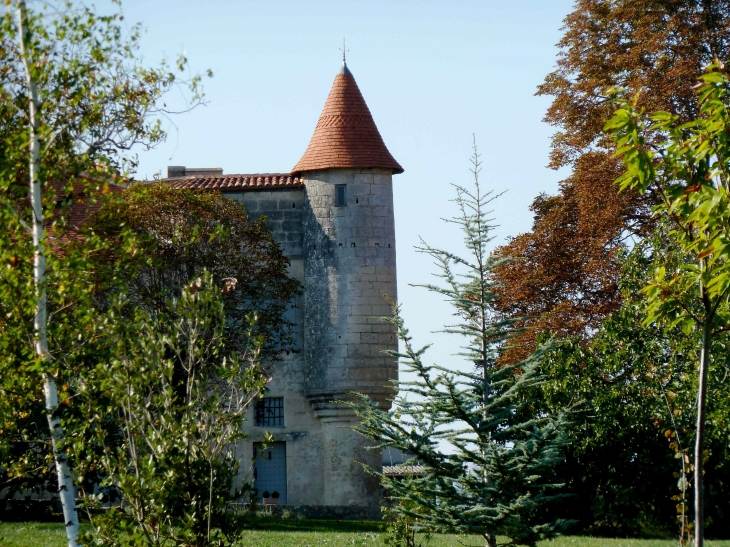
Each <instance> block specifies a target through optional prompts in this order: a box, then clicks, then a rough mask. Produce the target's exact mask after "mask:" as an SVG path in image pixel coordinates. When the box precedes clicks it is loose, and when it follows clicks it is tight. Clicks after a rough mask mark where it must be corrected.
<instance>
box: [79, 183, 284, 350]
mask: <svg viewBox="0 0 730 547" xmlns="http://www.w3.org/2000/svg"><path fill="white" fill-rule="evenodd" d="M81 230H82V232H83V233H84V234H85V235H90V234H92V233H93V234H95V235H96V236H98V237H100V238H102V239H103V240H104V241H106V242H107V243H108V245H107V246H106V247H105V250H104V251H103V252H101V253H99V254H98V257H97V261H98V264H99V275H100V276H101V277H108V273H107V272H110V273H113V276H114V279H117V280H119V282H120V283H122V284H123V285H124V286H123V287H119V286H117V287H116V288H115V287H114V286H112V287H111V288H110V289H109V291H107V292H105V293H104V294H103V295H102V298H103V299H108V298H109V297H110V294H111V293H114V292H119V291H121V292H124V293H126V294H128V296H129V298H130V299H131V300H132V302H133V303H134V304H135V305H136V306H138V307H140V308H141V309H144V310H146V311H147V312H148V313H150V314H151V315H152V316H153V317H156V316H157V315H159V314H163V313H166V311H167V309H168V307H169V306H168V301H169V300H170V299H171V298H174V297H178V296H180V294H181V292H182V290H183V288H184V287H185V286H186V285H187V283H188V282H189V280H190V279H193V278H195V277H196V276H200V275H202V272H203V271H204V270H205V271H207V272H210V273H211V274H212V275H213V279H214V280H215V282H216V284H217V285H218V286H219V287H220V288H221V289H225V288H226V284H227V283H235V290H234V291H232V292H230V294H228V296H227V297H226V299H225V312H226V317H227V326H226V332H227V334H226V345H227V347H228V349H229V350H231V351H239V350H245V348H242V347H240V345H241V344H242V343H243V342H244V340H245V338H244V337H242V335H241V332H242V331H244V330H246V329H248V328H249V324H248V319H247V318H248V316H249V315H250V314H252V313H255V314H256V316H257V322H256V325H255V326H254V327H253V333H252V335H253V336H262V337H263V339H264V341H265V345H264V347H263V348H262V350H261V355H262V357H263V358H269V359H271V358H276V357H277V356H278V355H279V354H280V353H281V352H283V351H288V350H291V349H292V348H293V344H294V338H293V336H294V333H293V326H294V325H293V323H292V321H290V320H287V319H286V313H287V310H288V309H289V307H290V306H291V305H292V304H293V302H292V299H293V298H294V296H295V295H296V293H297V292H298V290H299V283H298V282H297V281H296V280H294V279H292V278H290V277H289V276H288V267H289V260H288V259H287V258H286V257H285V256H284V255H283V254H282V252H281V248H280V247H279V244H278V243H277V242H276V241H275V240H274V238H273V236H272V234H271V231H270V230H269V229H268V226H267V224H266V219H265V218H259V219H257V220H252V219H251V218H249V216H248V214H247V213H246V210H245V209H244V207H243V205H241V204H240V203H238V202H236V201H234V200H231V199H228V198H225V197H223V196H222V195H221V194H220V193H218V192H210V191H196V190H189V189H176V188H173V187H172V186H170V185H168V184H164V183H158V184H136V185H133V186H131V187H130V188H127V189H126V190H124V191H122V192H119V193H114V194H111V195H110V196H109V199H108V200H106V202H105V203H104V204H103V205H102V207H101V208H100V209H99V210H98V211H97V212H95V213H94V214H92V215H91V217H90V218H89V219H88V221H87V222H86V223H85V224H84V225H83V226H82V228H81ZM127 231H131V232H133V233H134V235H135V237H134V238H133V241H135V244H136V245H135V247H134V248H128V247H125V245H124V242H125V240H126V235H125V234H126V233H127ZM107 267H108V268H107ZM120 268H122V269H126V270H127V271H128V274H127V275H120V274H119V270H120ZM107 281H108V280H107ZM106 284H107V285H108V283H106ZM117 289H118V290H117ZM100 305H101V307H104V302H103V301H102V302H100Z"/></svg>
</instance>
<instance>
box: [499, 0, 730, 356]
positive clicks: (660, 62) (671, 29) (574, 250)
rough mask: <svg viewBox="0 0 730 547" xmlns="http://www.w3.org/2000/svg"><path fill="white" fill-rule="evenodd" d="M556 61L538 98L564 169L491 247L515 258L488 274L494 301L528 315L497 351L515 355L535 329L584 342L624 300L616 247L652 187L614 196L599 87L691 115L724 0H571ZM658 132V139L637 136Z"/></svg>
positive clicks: (553, 159)
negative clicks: (509, 236)
mask: <svg viewBox="0 0 730 547" xmlns="http://www.w3.org/2000/svg"><path fill="white" fill-rule="evenodd" d="M563 30H564V35H563V37H562V39H561V40H560V42H559V43H558V47H559V48H560V52H559V54H558V59H557V69H556V70H555V71H554V72H552V73H550V74H548V75H547V76H546V78H545V81H544V83H543V84H542V85H541V86H539V87H538V90H537V94H538V95H543V96H550V97H553V102H552V104H551V106H550V108H549V109H548V111H547V114H546V116H545V121H546V122H547V123H549V124H550V125H553V126H555V127H556V128H557V131H556V133H555V134H554V136H553V140H552V151H551V155H550V164H549V165H550V167H552V168H556V169H557V168H560V167H570V168H572V174H571V175H570V176H569V177H568V178H567V179H566V180H564V181H563V182H561V184H560V188H559V192H558V194H557V195H555V196H544V195H541V196H538V197H537V198H536V199H535V202H534V203H533V211H534V212H535V222H534V225H533V228H532V230H531V231H530V232H527V233H525V234H521V235H520V236H518V237H516V238H515V239H513V240H512V241H511V242H509V243H508V244H507V245H505V246H503V247H502V248H501V249H499V250H498V254H499V256H502V257H512V258H515V259H517V260H514V261H511V262H506V263H505V265H504V266H502V267H500V268H498V269H497V271H496V275H497V277H498V279H499V280H500V281H501V282H502V287H501V288H500V296H501V298H500V300H499V301H498V302H497V305H498V306H499V307H500V309H501V310H502V312H503V313H505V314H506V316H508V317H513V316H522V315H529V316H531V317H533V318H534V319H535V320H534V321H533V322H532V323H531V325H528V326H527V329H526V330H525V331H524V332H523V333H522V334H520V335H519V336H518V337H517V338H516V339H515V340H514V342H513V345H514V346H515V349H514V350H513V351H512V352H511V354H510V355H508V356H506V357H505V358H508V359H510V360H512V361H514V360H515V359H520V358H524V356H526V355H528V354H529V353H530V352H531V351H532V350H533V349H534V348H535V344H536V341H537V339H538V335H539V333H541V332H551V333H560V334H568V335H571V336H580V337H582V338H583V339H587V338H590V336H591V334H592V333H594V332H595V331H596V328H597V326H598V325H600V323H601V322H602V321H603V319H604V318H605V317H606V316H607V315H608V314H610V313H612V312H614V311H616V310H617V309H618V308H619V307H620V306H621V303H622V300H621V294H620V291H619V289H618V277H619V276H620V274H621V263H620V256H621V255H620V251H621V250H622V248H623V247H624V246H625V244H626V241H627V238H628V239H629V241H636V240H637V239H641V238H644V237H647V236H648V235H649V234H650V233H651V230H652V229H653V222H652V219H651V215H650V208H651V206H652V205H653V204H655V203H656V202H657V196H656V195H655V193H654V192H653V190H652V188H651V187H650V188H649V191H648V192H646V193H645V194H643V195H640V194H639V193H637V192H625V193H623V194H620V193H619V191H618V188H617V187H616V186H615V185H613V184H612V182H613V180H614V179H615V178H616V177H617V176H618V175H619V174H620V165H619V163H618V162H617V160H616V159H615V158H612V153H613V147H614V144H613V141H612V139H610V138H607V136H606V135H605V134H604V133H603V123H604V121H605V120H606V119H608V118H609V117H610V116H611V115H612V113H613V108H614V107H613V106H612V104H611V101H610V95H609V90H610V89H611V88H612V87H615V86H621V87H624V88H626V89H627V90H628V92H629V93H631V94H634V93H636V92H637V91H641V95H640V97H639V106H641V107H645V108H646V109H647V110H649V111H656V110H665V111H668V112H671V113H673V114H675V115H677V116H679V119H681V120H683V121H688V120H690V119H692V118H693V117H694V116H695V115H696V114H697V112H698V107H697V100H696V96H695V94H694V93H693V92H692V90H691V89H690V87H691V84H690V82H693V81H694V80H695V79H696V78H697V77H698V76H699V75H700V74H701V73H702V67H704V66H705V65H707V64H709V63H710V62H712V60H713V58H714V57H715V56H717V57H718V58H720V59H724V58H726V57H727V56H728V47H730V4H729V3H728V2H727V1H725V0H722V1H713V2H707V1H705V0H689V1H688V0H618V1H612V2H608V1H605V0H579V1H577V2H576V6H575V9H574V10H573V11H572V12H571V13H570V14H569V15H568V16H567V17H566V19H565V21H564V27H563ZM647 138H649V139H655V140H656V139H661V136H659V135H654V136H647Z"/></svg>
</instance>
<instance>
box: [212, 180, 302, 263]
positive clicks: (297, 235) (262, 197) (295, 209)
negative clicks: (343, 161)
mask: <svg viewBox="0 0 730 547" xmlns="http://www.w3.org/2000/svg"><path fill="white" fill-rule="evenodd" d="M225 195H226V197H229V198H232V199H235V200H237V201H241V202H243V204H244V206H245V207H246V211H248V214H249V215H250V216H251V218H254V219H256V218H259V217H260V216H262V215H266V218H267V221H268V225H269V229H270V230H271V232H272V233H273V235H274V239H275V240H276V242H277V243H279V245H281V249H282V251H283V252H284V255H285V256H287V257H290V258H291V257H300V256H302V211H303V207H304V190H270V191H261V190H257V191H244V192H226V194H225Z"/></svg>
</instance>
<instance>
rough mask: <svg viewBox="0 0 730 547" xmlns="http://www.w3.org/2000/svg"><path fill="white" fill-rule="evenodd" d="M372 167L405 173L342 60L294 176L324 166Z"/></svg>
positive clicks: (293, 172)
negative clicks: (391, 152)
mask: <svg viewBox="0 0 730 547" xmlns="http://www.w3.org/2000/svg"><path fill="white" fill-rule="evenodd" d="M371 167H377V168H381V169H392V170H393V173H402V172H403V168H402V167H401V166H400V164H399V163H398V162H397V161H395V158H393V156H391V154H390V152H389V151H388V148H387V147H386V146H385V143H384V142H383V137H381V136H380V132H379V131H378V128H377V127H376V125H375V122H374V121H373V116H372V115H371V114H370V109H368V105H367V104H365V99H363V97H362V93H360V89H359V88H358V87H357V83H356V82H355V78H354V77H353V75H352V73H351V72H350V70H349V69H348V68H347V65H346V64H345V63H342V70H340V73H339V74H338V75H337V76H336V77H335V81H334V83H333V84H332V89H331V90H330V94H329V96H328V97H327V102H326V103H325V104H324V108H323V109H322V114H321V115H320V116H319V121H318V122H317V127H315V129H314V135H312V140H310V141H309V146H308V147H307V151H306V152H304V155H303V156H302V159H300V160H299V162H298V163H297V164H296V165H295V166H294V169H292V175H296V174H298V173H301V172H303V171H318V170H320V169H336V168H347V169H365V168H371Z"/></svg>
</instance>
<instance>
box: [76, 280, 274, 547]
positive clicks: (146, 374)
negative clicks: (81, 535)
mask: <svg viewBox="0 0 730 547" xmlns="http://www.w3.org/2000/svg"><path fill="white" fill-rule="evenodd" d="M235 285H236V283H235V280H230V281H229V283H228V284H227V285H226V286H225V288H224V289H222V290H221V289H219V288H218V287H217V286H216V284H215V283H214V282H213V276H212V275H211V274H210V272H207V271H203V272H201V277H199V278H197V279H194V280H193V281H192V282H191V283H189V284H188V285H187V286H186V287H184V288H183V289H182V291H181V294H180V295H178V296H176V297H172V298H170V299H169V300H168V302H167V308H166V309H165V310H157V313H155V314H154V315H153V314H151V313H150V312H148V311H146V310H145V309H144V308H142V307H140V306H137V305H136V304H135V303H134V300H133V299H129V298H127V297H126V295H124V294H120V295H118V296H115V297H114V302H113V304H112V305H111V307H110V309H109V310H108V312H107V313H106V314H103V316H101V317H100V319H99V326H98V328H99V329H100V330H103V331H104V332H105V341H106V342H107V343H108V344H109V345H110V346H111V348H110V355H111V358H110V359H109V361H105V362H100V363H98V364H97V365H96V366H95V367H94V369H93V370H92V371H90V373H89V374H87V375H86V378H85V381H84V384H83V385H82V386H80V389H79V393H78V397H79V398H80V399H81V402H80V403H78V404H79V405H80V406H82V407H83V409H84V410H83V411H82V415H83V417H84V418H85V423H86V425H85V431H80V432H79V433H78V434H77V439H78V443H79V444H80V445H81V446H78V447H76V449H75V452H80V453H83V452H85V450H84V445H85V444H86V443H87V442H88V440H92V441H93V443H92V444H94V445H98V446H101V447H103V450H102V451H101V453H100V455H99V456H97V453H95V452H88V451H86V452H87V454H89V457H87V458H85V459H84V460H82V462H81V464H80V465H79V468H78V469H79V471H80V472H81V473H84V472H89V471H92V470H93V468H94V467H95V466H97V465H98V466H100V467H102V469H103V471H104V474H103V475H104V479H103V480H102V481H101V483H100V485H99V486H101V487H102V489H105V490H106V491H107V492H109V491H116V492H119V493H120V494H121V497H122V500H123V503H122V505H121V506H120V507H118V508H114V509H110V510H108V511H101V512H100V511H98V509H99V506H100V505H101V502H102V501H103V495H101V494H100V495H96V496H95V495H93V493H92V492H89V493H88V494H87V495H86V496H85V499H86V500H87V506H89V509H91V511H90V513H89V517H90V520H91V524H92V527H93V530H94V533H92V534H89V535H87V536H86V538H85V540H86V541H87V542H88V543H89V544H95V545H99V544H103V545H121V544H125V545H126V544H130V545H140V544H143V545H149V546H150V547H152V546H155V547H156V546H161V545H222V544H223V537H216V536H220V533H217V532H220V527H221V526H222V524H223V523H222V522H221V520H222V518H223V516H225V512H226V509H227V502H228V501H229V500H230V499H232V498H233V497H236V495H237V494H238V493H237V492H235V491H234V489H233V487H232V485H233V479H234V477H235V476H236V473H237V470H238V465H239V458H238V457H237V456H236V446H237V443H238V442H239V441H241V440H243V438H244V437H245V436H244V434H243V432H242V431H243V430H242V424H243V419H244V413H245V412H246V410H247V409H248V408H249V407H250V405H251V403H252V402H253V401H254V399H255V398H256V396H257V395H258V394H259V393H260V392H261V391H262V389H263V388H264V386H265V384H266V376H265V374H264V372H263V370H262V368H261V366H260V356H261V348H262V347H263V344H264V338H263V336H261V335H259V336H256V335H255V334H254V332H253V331H254V328H255V325H256V317H255V316H254V315H252V314H251V315H249V317H248V329H246V330H245V331H244V332H242V333H240V335H241V338H242V339H243V341H239V343H238V344H237V346H238V348H239V352H235V353H231V352H229V351H225V348H224V340H225V331H226V323H227V317H226V314H225V306H224V305H223V301H224V300H225V299H226V298H229V297H230V296H231V295H233V294H234V293H235ZM140 333H146V335H144V336H140ZM180 372H182V374H180ZM181 387H182V389H180V388H181ZM110 419H111V420H112V421H113V422H114V423H116V424H118V426H119V428H120V429H118V430H117V429H114V428H110V427H108V424H107V422H108V421H109V420H110ZM75 429H81V428H75ZM82 478H83V477H82ZM124 532H127V536H128V537H127V539H125V540H124V541H123V542H122V540H120V539H119V538H120V537H123V536H124V535H125V534H124Z"/></svg>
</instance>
